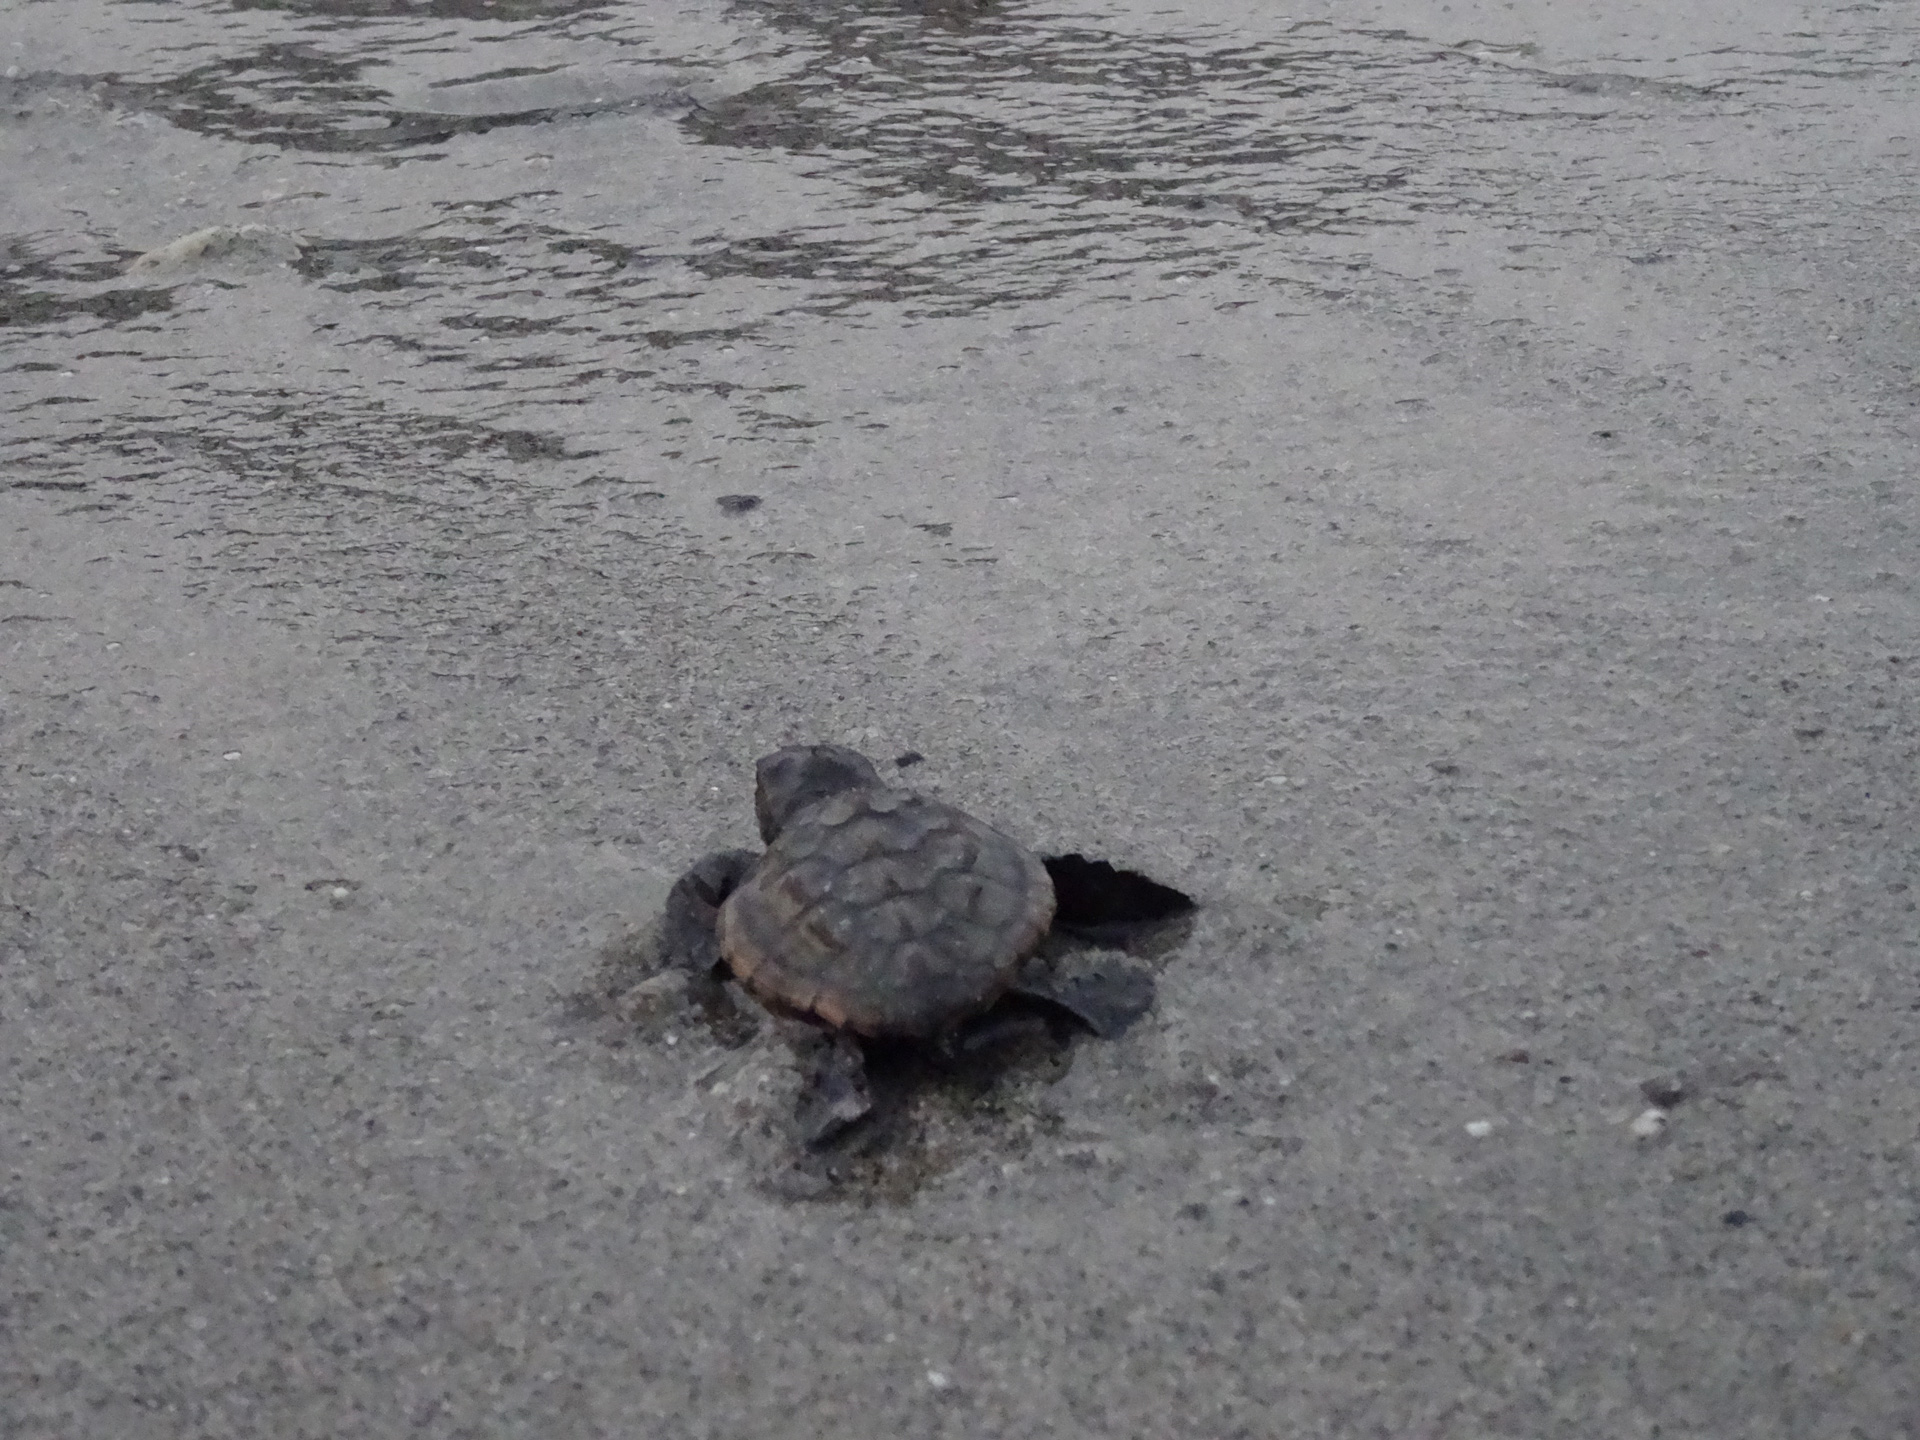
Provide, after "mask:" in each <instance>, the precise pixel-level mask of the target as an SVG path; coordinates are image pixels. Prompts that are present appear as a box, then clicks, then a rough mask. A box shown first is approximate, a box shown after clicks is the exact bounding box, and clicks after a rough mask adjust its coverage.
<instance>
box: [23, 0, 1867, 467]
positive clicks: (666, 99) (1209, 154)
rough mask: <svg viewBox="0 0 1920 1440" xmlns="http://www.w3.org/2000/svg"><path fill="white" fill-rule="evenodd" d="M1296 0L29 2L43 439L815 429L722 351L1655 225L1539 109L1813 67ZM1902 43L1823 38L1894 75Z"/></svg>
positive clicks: (586, 436)
mask: <svg viewBox="0 0 1920 1440" xmlns="http://www.w3.org/2000/svg"><path fill="white" fill-rule="evenodd" d="M1270 8H1271V7H1261V6H1213V7H1207V6H1199V7H1192V8H1190V9H1186V10H1183V11H1182V12H1179V13H1177V14H1175V13H1168V12H1164V11H1148V10H1146V9H1144V8H1141V9H1137V10H1134V9H1128V8H1116V9H1113V10H1109V11H1107V12H1105V13H1103V12H1102V11H1101V10H1100V9H1098V8H1096V7H1088V8H1086V9H1084V10H1079V11H1075V10H1074V9H1072V8H1071V7H1063V8H1053V7H1048V6H1042V5H1020V4H991V3H983V4H973V3H959V0H950V3H925V4H901V3H864V4H846V3H841V4H823V3H794V4H743V5H739V6H733V7H722V6H717V5H716V6H710V7H694V8H693V9H691V10H688V11H683V12H679V13H676V14H675V15H674V16H672V17H671V18H666V19H663V18H662V16H661V15H660V14H659V13H657V12H656V10H655V8H654V7H648V6H606V5H588V4H572V3H568V4H561V3H555V4H537V3H519V4H513V3H501V4H479V3H474V4H456V3H434V4H423V5H406V4H398V3H395V4H378V3H313V4H271V5H269V4H233V5H224V4H222V5H215V4H198V5H179V4H168V5H140V4H133V5H113V6H101V5H92V6H86V5H83V6H77V7H70V6H64V5H62V6H51V5H41V6H32V7H28V8H27V9H26V10H25V11H24V12H22V18H23V19H24V20H25V22H26V23H25V29H26V32H27V36H28V40H29V46H28V48H30V49H32V50H34V51H36V52H38V53H41V54H49V55H52V54H57V55H61V56H63V57H65V58H66V59H67V60H68V61H69V63H70V65H71V68H66V69H45V68H34V69H26V70H23V69H21V67H19V66H15V67H13V68H11V69H9V70H8V72H7V78H6V80H5V81H4V83H3V84H0V105H3V106H4V115H5V138H6V143H7V151H8V156H9V159H8V168H9V171H10V173H12V174H13V175H14V177H15V178H14V180H13V181H12V182H11V186H12V188H13V192H14V195H13V200H12V203H11V204H10V205H9V207H8V209H9V211H10V212H11V213H10V216H9V220H8V222H7V229H8V231H9V232H10V233H8V234H7V235H6V236H5V237H4V238H3V239H0V245H3V246H4V247H5V248H4V252H0V253H4V254H5V256H6V264H5V267H4V289H3V290H0V297H4V298H0V316H3V317H4V321H5V344H6V347H7V350H8V351H9V352H10V354H11V356H12V357H13V358H12V364H13V367H14V368H13V370H12V373H13V375H14V377H15V383H14V385H13V387H11V388H12V389H13V390H14V392H15V396H16V400H15V402H14V403H15V406H16V407H19V406H20V402H21V400H22V399H25V400H26V402H27V403H26V406H25V408H24V409H22V408H15V409H14V411H13V420H12V422H11V424H10V427H9V428H10V430H11V431H12V432H13V433H12V434H11V435H10V437H9V440H10V444H9V458H10V459H11V460H12V461H13V463H16V464H19V463H22V462H24V463H27V464H29V465H31V466H33V467H34V472H35V473H36V474H39V475H43V476H45V477H46V479H48V480H50V481H51V480H58V479H64V478H73V477H76V476H79V477H91V478H95V479H99V480H101V481H103V482H104V481H106V480H107V479H108V476H107V474H106V473H105V471H104V470H103V468H102V464H103V460H104V457H106V456H108V455H111V456H113V457H115V458H114V460H113V461H112V462H111V468H112V469H113V470H114V471H115V472H117V473H116V474H115V475H114V476H113V477H112V478H113V479H115V480H118V481H135V482H137V481H140V480H143V479H151V478H153V477H155V476H159V475H166V474H173V473H175V470H176V468H177V462H178V461H179V460H180V459H181V456H182V452H183V451H185V452H190V453H191V454H192V455H194V456H195V457H196V463H199V464H203V465H205V466H208V467H210V468H211V469H213V470H216V471H224V472H226V473H228V474H231V475H233V476H236V477H244V476H246V475H248V474H250V473H253V472H254V471H255V470H257V469H258V468H260V467H262V466H266V467H270V468H278V467H284V466H294V467H296V468H298V467H301V466H311V467H316V468H322V469H323V468H329V467H332V468H338V467H339V466H340V465H341V464H342V463H343V462H344V460H345V457H347V456H350V455H359V456H362V457H366V458H371V457H375V456H378V457H381V458H382V460H383V462H388V463H383V464H382V465H381V467H380V469H381V470H382V471H383V472H385V474H384V478H376V477H374V476H372V475H367V476H363V477H362V483H365V484H368V485H372V486H374V487H376V488H383V487H391V488H392V489H393V490H395V491H398V492H402V493H406V494H409V495H413V496H414V497H415V498H419V495H420V492H421V489H422V488H423V486H424V485H425V484H426V483H427V482H426V480H424V479H423V478H422V477H421V476H418V475H416V476H413V477H407V476H405V475H404V474H402V475H396V474H394V466H393V464H392V463H391V462H395V461H398V462H400V468H401V469H402V470H404V469H406V468H407V467H408V466H409V465H412V466H418V467H423V468H424V469H426V470H427V471H429V472H430V473H431V475H432V476H433V477H435V478H436V480H444V477H445V476H446V475H447V474H448V473H449V472H452V473H490V472H492V471H494V470H496V469H497V468H498V467H499V466H500V465H501V464H502V463H507V464H512V463H514V462H523V461H532V460H538V461H542V462H545V461H553V460H557V459H562V458H564V457H567V456H578V455H580V453H581V452H583V451H586V450H597V451H602V452H604V451H605V450H607V449H608V448H609V447H612V446H615V445H618V446H620V447H622V448H623V449H626V448H629V447H631V449H632V450H637V451H639V452H640V453H646V454H650V455H651V456H653V457H655V458H657V459H658V460H661V461H676V460H694V459H698V458H702V457H703V456H706V455H708V454H710V453H711V452H712V451H713V450H714V449H715V448H716V447H718V446H722V445H725V444H728V443H732V442H737V441H740V440H743V439H744V440H748V441H754V442H762V443H765V444H766V445H767V446H768V447H769V448H770V449H771V450H775V451H778V450H781V449H785V448H791V447H793V446H795V445H804V444H805V443H806V441H807V435H806V433H805V432H806V431H807V430H808V428H809V427H813V426H817V425H819V424H821V423H823V422H822V417H819V416H816V415H814V414H811V413H809V410H808V397H807V396H806V395H805V394H804V393H794V390H793V388H792V387H791V386H790V385H771V386H769V385H765V384H755V383H753V381H752V380H751V379H738V380H736V379H733V378H730V377H727V376H724V375H721V374H715V373H713V372H712V371H711V370H710V369H708V368H706V367H708V366H709V365H710V364H711V362H713V361H714V360H715V359H716V358H717V356H719V355H724V354H725V353H726V352H727V350H728V347H738V346H743V345H745V346H753V345H763V344H777V343H779V342H778V339H777V337H778V336H779V334H780V332H781V329H782V327H783V326H785V325H788V324H790V323H792V322H793V321H794V319H795V317H803V316H833V317H841V319H842V320H843V322H844V323H846V324H849V325H871V324H876V323H892V324H906V323H909V322H911V321H913V320H916V319H919V318H922V317H930V316H946V315H955V314H961V313H966V312H974V311H980V310H985V309H1003V310H1005V311H1007V312H1009V313H1010V314H1012V315H1014V316H1016V317H1018V316H1019V315H1020V314H1021V313H1022V312H1023V311H1024V310H1026V309H1027V308H1029V307H1033V306H1035V305H1036V304H1040V303H1042V302H1063V303H1066V304H1070V305H1087V304H1100V303H1115V302H1122V301H1139V300H1142V299H1146V298H1148V297H1151V296H1152V295H1153V294H1154V293H1156V292H1157V291H1161V290H1164V289H1165V288H1166V287H1169V286H1178V285H1180V284H1183V283H1187V282H1189V281H1191V280H1192V279H1193V278H1195V277H1198V276H1204V275H1209V274H1213V273H1217V272H1232V273H1234V274H1236V275H1238V276H1240V277H1241V279H1242V283H1243V284H1244V285H1245V286H1246V287H1247V289H1248V292H1249V293H1250V294H1252V293H1256V292H1257V291H1258V290H1259V289H1260V288H1261V287H1267V286H1282V287H1286V286H1305V287H1311V288H1314V289H1326V288H1335V289H1337V288H1339V287H1340V286H1341V285H1342V284H1343V283H1344V277H1345V276H1346V275H1347V273H1348V272H1347V271H1346V269H1344V268H1343V267H1344V266H1345V265H1346V264H1348V263H1351V264H1353V265H1354V266H1355V268H1356V269H1358V268H1360V267H1361V266H1362V265H1363V264H1364V259H1365V257H1364V255H1361V256H1358V257H1356V255H1355V249H1356V246H1361V245H1364V242H1365V241H1366V239H1367V237H1368V236H1369V235H1370V234H1373V233H1375V232H1378V231H1381V230H1383V229H1388V228H1391V227H1406V226H1409V225H1412V224H1416V223H1427V224H1431V223H1432V222H1433V221H1434V220H1435V217H1446V216H1449V215H1459V214H1476V215H1481V216H1486V215H1495V216H1502V217H1505V219H1506V222H1507V223H1508V224H1510V225H1512V226H1513V227H1514V229H1515V230H1516V231H1524V230H1538V229H1544V230H1548V231H1551V232H1553V233H1556V234H1564V233H1567V232H1568V231H1569V230H1575V229H1579V228H1581V227H1586V228H1596V227H1598V226H1600V225H1601V224H1602V223H1603V222H1610V223H1614V224H1621V223H1624V224H1625V225H1627V226H1628V227H1629V228H1634V227H1635V220H1636V217H1635V214H1634V207H1633V206H1632V204H1631V203H1623V202H1625V201H1628V200H1629V199H1630V197H1631V195H1632V194H1633V193H1634V192H1635V191H1645V190H1647V189H1648V188H1649V187H1652V188H1654V189H1656V190H1657V187H1658V181H1659V177H1658V176H1657V175H1637V176H1636V175H1630V174H1623V173H1621V172H1620V169H1619V166H1618V163H1617V161H1614V162H1609V161H1608V160H1606V159H1601V158H1599V157H1597V156H1596V157H1594V158H1593V160H1592V163H1591V165H1590V168H1588V169H1586V170H1585V171H1580V170H1574V171H1568V172H1564V173H1561V174H1558V175H1555V176H1552V177H1548V176H1545V175H1530V174H1528V173H1526V171H1525V169H1524V168H1523V167H1521V166H1518V165H1516V164H1515V161H1516V159H1517V158H1522V157H1523V156H1524V152H1525V149H1526V148H1527V140H1528V138H1529V137H1532V136H1539V135H1542V134H1544V135H1546V136H1547V137H1548V138H1554V137H1555V136H1556V134H1564V133H1565V132H1570V131H1577V130H1580V129H1582V128H1586V129H1593V128H1596V127H1597V128H1599V129H1603V130H1612V131H1620V130H1631V131H1635V132H1638V133H1639V134H1640V135H1642V136H1644V137H1646V138H1648V139H1649V140H1652V139H1655V138H1657V139H1658V140H1659V141H1660V143H1661V144H1662V145H1663V146H1666V147H1671V146H1673V145H1675V144H1676V143H1684V142H1685V137H1686V133H1687V129H1688V127H1690V126H1695V125H1699V124H1701V123H1703V122H1705V121H1712V122H1715V123H1724V121H1725V120H1726V119H1727V117H1729V116H1737V115H1739V114H1740V113H1742V112H1743V111H1745V110H1748V109H1750V108H1751V107H1754V106H1756V105H1764V104H1766V103H1767V102H1768V94H1769V92H1770V91H1774V90H1777V89H1779V88H1780V87H1783V86H1791V85H1794V84H1795V83H1798V81H1797V77H1800V76H1804V75H1806V74H1807V73H1809V70H1810V69H1811V68H1812V67H1811V65H1810V63H1808V58H1807V57H1801V56H1796V55H1794V54H1792V53H1790V52H1787V51H1785V50H1777V51H1775V52H1774V53H1765V52H1763V51H1759V50H1756V51H1755V52H1753V53H1732V54H1715V55H1708V56H1704V57H1694V58H1692V59H1690V60H1689V61H1688V63H1687V64H1686V66H1684V67H1683V68H1686V69H1688V70H1690V71H1692V72H1694V73H1695V75H1696V76H1697V78H1695V79H1690V80H1688V81H1684V82H1682V81H1675V80H1671V79H1651V78H1640V77H1636V76H1634V75H1631V74H1628V73H1626V72H1625V71H1624V70H1623V71H1620V72H1591V71H1586V72H1580V73H1555V72H1553V71H1550V70H1548V69H1545V68H1542V67H1540V66H1539V65H1536V64H1535V63H1533V62H1532V60H1531V58H1530V57H1529V55H1528V54H1527V53H1525V49H1526V47H1523V46H1510V47H1507V48H1504V49H1502V48H1498V47H1494V46H1490V45H1487V44H1481V43H1477V42H1476V41H1475V40H1474V39H1473V37H1471V36H1451V35H1449V36H1417V35H1412V34H1408V33H1404V32H1401V31H1396V30H1387V29H1367V28H1360V27H1352V28H1344V27H1341V26H1337V25H1334V24H1329V23H1326V22H1320V21H1297V22H1296V21H1290V20H1287V19H1283V18H1279V17H1276V16H1274V15H1272V14H1270V13H1269V10H1270ZM1885 47H1886V37H1876V36H1875V35H1873V34H1872V33H1868V34H1866V35H1864V36H1861V37H1858V39H1857V42H1856V46H1855V48H1856V50H1857V52H1858V53H1855V54H1835V53H1833V47H1832V45H1831V43H1828V44H1826V45H1825V46H1824V47H1823V51H1822V53H1821V54H1820V55H1819V56H1818V57H1817V59H1818V63H1819V66H1820V67H1824V68H1825V69H1826V70H1827V71H1828V72H1829V73H1831V72H1832V71H1833V70H1834V69H1835V68H1844V69H1847V70H1849V71H1850V72H1851V73H1852V74H1854V75H1855V76H1856V77H1858V78H1860V79H1862V80H1865V81H1869V82H1871V81H1873V80H1874V79H1875V78H1876V77H1877V76H1878V75H1879V74H1880V69H1879V67H1880V66H1881V65H1883V64H1887V63H1889V61H1888V56H1886V55H1884V54H1877V53H1876V50H1877V49H1885ZM1516 138H1518V139H1519V140H1520V142H1521V144H1520V145H1519V146H1518V147H1516V145H1515V141H1516ZM1609 148H1610V147H1609ZM1516 149H1518V151H1519V154H1516ZM1603 187H1604V188H1606V189H1607V191H1608V193H1609V195H1610V196H1611V199H1612V203H1611V204H1610V205H1609V206H1608V208H1607V210H1606V211H1604V212H1602V211H1590V212H1586V213H1582V212H1581V210H1580V204H1581V202H1582V200H1583V199H1584V198H1586V197H1588V196H1590V195H1592V194H1593V193H1596V192H1598V191H1599V190H1601V189H1602V188H1603ZM1692 203H1694V204H1703V203H1711V204H1715V205H1719V204H1723V203H1726V204H1733V205H1740V204H1741V203H1742V197H1739V196H1729V195H1725V194H1709V195H1700V196H1696V197H1693V201H1692ZM1746 203H1747V204H1749V205H1751V204H1753V203H1756V202H1755V201H1754V200H1752V199H1749V200H1747V202H1746ZM1639 219H1640V220H1641V221H1642V222H1644V223H1645V224H1646V225H1647V226H1648V227H1649V228H1657V227H1658V224H1660V223H1666V222H1670V221H1671V219H1672V216H1671V215H1670V214H1669V215H1664V216H1663V215H1658V214H1652V215H1642V216H1640V217H1639ZM248 223H253V224H259V225H264V226H268V227H271V228H272V229H274V230H276V231H281V232H285V233H286V234H288V235H291V236H293V237H295V238H296V239H297V243H298V245H299V247H300V248H299V251H298V255H297V259H296V260H295V262H294V264H293V267H292V274H291V275H284V274H280V273H273V274H269V275H266V276H260V275H252V276H248V275H244V274H235V273H234V271H235V270H236V269H238V270H244V269H245V267H244V266H241V265H237V264H236V263H234V262H233V261H232V260H231V258H229V261H228V262H227V263H225V264H224V265H223V266H214V267H207V269H206V273H205V274H204V275H203V274H201V273H199V272H197V271H196V272H195V273H193V274H190V275H188V276H185V277H181V276H175V277H165V276H151V275H149V276H143V277H138V280H139V283H134V282H133V280H132V279H130V278H129V277H127V276H126V275H125V274H124V273H123V270H124V266H125V264H126V262H127V261H128V260H129V259H130V258H131V257H132V256H133V255H135V254H137V253H139V252H141V251H142V250H145V249H147V248H149V247H150V246H153V245H158V244H161V243H164V242H166V241H168V240H171V239H173V238H175V237H176V236H177V235H179V234H183V233H186V232H189V231H192V230H194V229H197V228H199V227H202V226H205V225H211V224H221V225H242V224H248ZM1653 238H1654V239H1657V236H1656V237H1653ZM263 263H264V264H265V268H270V269H273V270H275V271H276V272H277V271H278V269H279V267H278V265H277V264H272V263H267V262H263ZM296 277H297V278H296ZM1032 318H1035V319H1037V320H1039V321H1042V322H1044V320H1045V318H1046V315H1045V314H1044V313H1036V315H1035V316H1033V317H1032ZM316 340H318V341H321V342H323V343H324V345H325V348H324V349H320V350H316V349H315V348H314V347H313V345H312V343H311V342H313V341H316ZM210 346H211V347H214V348H217V350H218V351H219V352H221V353H222V354H223V355H225V356H226V357H228V358H230V359H231V361H232V362H233V363H232V364H230V365H225V366H222V365H218V364H215V365H212V366H210V367H209V370H208V373H207V374H205V375H204V376H203V377H202V378H200V379H198V380H196V381H192V382H187V386H188V389H189V390H190V392H191V398H190V399H189V398H188V397H187V396H185V395H183V394H182V393H181V386H182V382H181V380H180V378H179V373H178V372H179V370H180V367H181V366H183V365H189V364H192V363H195V361H196V360H198V359H199V358H200V357H202V356H203V355H204V354H205V347H210ZM291 347H298V353H297V354H295V353H288V352H289V348H291ZM70 365H83V366H84V368H83V369H82V370H81V371H79V372H77V373H75V374H73V375H68V374H66V373H65V371H66V368H67V367H68V366H70ZM48 367H53V368H48ZM22 392H25V393H24V395H23V393H22ZM131 397H138V398H137V403H136V404H134V405H132V406H129V405H128V403H127V401H128V399H129V398H131ZM616 400H617V407H616V408H617V410H618V412H619V413H618V414H610V413H609V402H614V401H616ZM309 407H319V408H309ZM583 421H584V422H585V423H584V424H583V423H582V422H583ZM676 427H678V428H676ZM22 430H24V431H25V432H26V433H25V434H24V435H23V434H22V433H21V432H22ZM583 432H584V433H583ZM563 437H564V438H563ZM327 457H331V458H327ZM605 465H606V462H605V461H602V464H601V466H600V467H597V468H605ZM129 466H131V468H128V467H129ZM574 468H575V469H576V470H579V471H580V472H581V473H585V472H587V471H592V470H594V469H595V468H596V466H595V465H593V464H592V463H591V462H590V461H587V460H580V461H579V462H578V464H577V465H576V466H575V467H574Z"/></svg>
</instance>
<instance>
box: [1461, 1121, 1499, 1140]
mask: <svg viewBox="0 0 1920 1440" xmlns="http://www.w3.org/2000/svg"><path fill="white" fill-rule="evenodd" d="M1492 1133H1493V1122H1492V1121H1491V1120H1469V1121H1468V1122H1467V1134H1469V1135H1471V1136H1472V1137H1473V1138H1474V1139H1476V1140H1484V1139H1486V1138H1487V1136H1489V1135H1491V1134H1492Z"/></svg>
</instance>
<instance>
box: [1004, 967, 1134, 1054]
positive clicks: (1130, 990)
mask: <svg viewBox="0 0 1920 1440" xmlns="http://www.w3.org/2000/svg"><path fill="white" fill-rule="evenodd" d="M1007 993H1008V994H1009V995H1012V996H1016V997H1018V998H1019V999H1022V1000H1026V1001H1028V1002H1030V1003H1034V1004H1039V1005H1042V1006H1044V1007H1046V1008H1047V1009H1049V1010H1053V1011H1056V1012H1058V1013H1060V1014H1063V1015H1065V1016H1067V1018H1069V1019H1070V1020H1072V1021H1074V1022H1075V1023H1076V1024H1079V1025H1082V1026H1085V1027H1086V1029H1087V1030H1088V1031H1090V1032H1091V1033H1092V1034H1094V1035H1096V1036H1098V1037H1099V1038H1100V1039H1102V1040H1112V1039H1114V1038H1116V1037H1117V1036H1120V1035H1124V1034H1125V1033H1126V1032H1127V1031H1128V1029H1130V1028H1131V1027H1132V1025H1133V1023H1134V1021H1136V1020H1138V1019H1139V1018H1140V1017H1141V1016H1142V1015H1144V1014H1146V1013H1147V1012H1148V1011H1149V1010H1151V1009H1152V1008H1153V1001H1154V987H1153V976H1152V975H1151V974H1150V973H1149V972H1147V971H1146V970H1144V969H1142V968H1141V967H1140V966H1138V965H1135V964H1132V963H1131V962H1129V961H1128V960H1127V959H1126V958H1125V957H1124V956H1123V955H1121V954H1120V953H1119V952H1117V951H1112V950H1097V951H1093V952H1083V953H1080V954H1076V955H1071V956H1063V957H1061V958H1060V959H1058V960H1055V961H1053V962H1052V963H1051V964H1049V963H1047V962H1045V961H1042V960H1039V959H1037V958H1036V959H1035V960H1032V961H1029V962H1028V963H1027V964H1026V965H1024V966H1022V967H1021V969H1020V973H1019V974H1018V975H1017V976H1015V977H1014V982H1013V986H1012V988H1011V989H1009V990H1008V992H1007Z"/></svg>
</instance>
